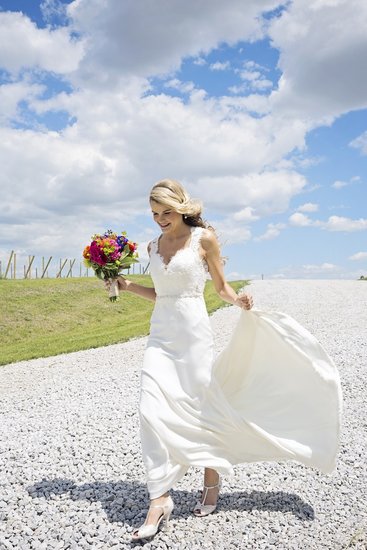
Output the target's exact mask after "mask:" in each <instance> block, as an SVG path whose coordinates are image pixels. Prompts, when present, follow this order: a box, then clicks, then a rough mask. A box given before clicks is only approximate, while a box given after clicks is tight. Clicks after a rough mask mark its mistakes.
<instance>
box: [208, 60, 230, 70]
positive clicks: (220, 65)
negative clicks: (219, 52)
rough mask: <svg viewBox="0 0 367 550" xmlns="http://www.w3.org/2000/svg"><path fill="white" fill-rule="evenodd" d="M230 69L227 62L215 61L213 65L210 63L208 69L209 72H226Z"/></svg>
mask: <svg viewBox="0 0 367 550" xmlns="http://www.w3.org/2000/svg"><path fill="white" fill-rule="evenodd" d="M230 67H231V64H230V62H229V61H223V62H221V61H216V62H215V63H211V64H210V65H209V69H210V70H211V71H226V70H227V69H229V68H230Z"/></svg>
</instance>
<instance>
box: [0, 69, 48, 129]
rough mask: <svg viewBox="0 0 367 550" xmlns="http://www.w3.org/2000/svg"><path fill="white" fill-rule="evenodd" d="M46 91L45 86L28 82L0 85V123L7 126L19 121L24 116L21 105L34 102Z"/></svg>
mask: <svg viewBox="0 0 367 550" xmlns="http://www.w3.org/2000/svg"><path fill="white" fill-rule="evenodd" d="M44 90H45V86H42V85H40V84H32V83H31V82H27V81H26V80H22V81H19V82H9V83H7V84H2V85H0V105H1V111H0V122H1V123H2V124H3V125H6V124H8V123H9V122H10V121H11V120H18V121H19V120H20V119H21V116H22V115H21V112H20V109H19V105H20V104H21V103H22V102H30V101H33V100H34V99H35V98H37V97H38V96H39V95H41V94H42V93H43V92H44Z"/></svg>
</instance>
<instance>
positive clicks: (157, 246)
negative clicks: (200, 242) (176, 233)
mask: <svg viewBox="0 0 367 550" xmlns="http://www.w3.org/2000/svg"><path fill="white" fill-rule="evenodd" d="M194 230H195V227H194V226H191V227H190V232H191V233H190V241H189V244H188V245H186V246H184V247H183V248H179V249H178V250H176V252H175V253H174V254H173V255H172V256H171V257H170V259H169V260H168V262H167V263H166V262H165V261H164V258H163V256H162V255H161V254H160V252H159V241H160V238H161V237H162V235H159V237H158V239H157V245H156V252H157V256H158V258H160V260H161V262H162V265H163V266H164V268H165V269H167V268H168V267H169V265H170V264H171V262H172V260H173V259H174V258H175V257H176V256H177V254H179V253H180V252H183V251H184V250H188V249H189V248H191V245H192V240H193V233H194Z"/></svg>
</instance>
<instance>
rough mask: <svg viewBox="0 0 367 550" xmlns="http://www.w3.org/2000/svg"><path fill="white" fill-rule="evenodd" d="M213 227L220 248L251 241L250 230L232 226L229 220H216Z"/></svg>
mask: <svg viewBox="0 0 367 550" xmlns="http://www.w3.org/2000/svg"><path fill="white" fill-rule="evenodd" d="M213 226H214V228H215V231H216V233H217V235H218V239H219V243H220V245H221V248H223V247H225V246H227V245H231V244H235V243H243V242H245V241H248V240H250V239H251V231H250V229H249V228H248V227H246V226H243V225H239V224H234V223H233V221H232V219H230V218H226V219H223V220H217V221H215V222H213Z"/></svg>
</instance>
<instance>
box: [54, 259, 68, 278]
mask: <svg viewBox="0 0 367 550" xmlns="http://www.w3.org/2000/svg"><path fill="white" fill-rule="evenodd" d="M61 261H62V260H61V259H60V271H59V272H58V274H57V275H56V279H57V278H58V277H61V272H62V270H63V269H64V267H65V265H66V262H67V261H68V260H67V259H66V260H65V261H64V263H63V264H62V265H61Z"/></svg>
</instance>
